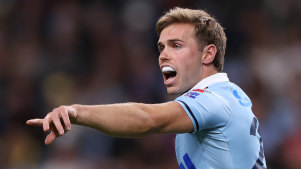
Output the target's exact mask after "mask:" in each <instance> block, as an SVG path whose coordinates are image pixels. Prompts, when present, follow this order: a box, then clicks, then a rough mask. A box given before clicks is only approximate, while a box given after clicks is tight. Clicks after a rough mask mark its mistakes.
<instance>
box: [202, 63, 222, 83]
mask: <svg viewBox="0 0 301 169" xmlns="http://www.w3.org/2000/svg"><path fill="white" fill-rule="evenodd" d="M216 73H219V72H218V71H217V70H216V68H215V67H213V66H210V67H204V68H203V73H202V77H201V80H203V79H205V78H206V77H209V76H211V75H214V74H216Z"/></svg>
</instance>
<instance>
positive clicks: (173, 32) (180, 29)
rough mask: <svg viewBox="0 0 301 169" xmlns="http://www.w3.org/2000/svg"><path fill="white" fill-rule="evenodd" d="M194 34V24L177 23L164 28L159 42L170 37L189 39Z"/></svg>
mask: <svg viewBox="0 0 301 169" xmlns="http://www.w3.org/2000/svg"><path fill="white" fill-rule="evenodd" d="M193 36H194V25H192V24H187V23H175V24H171V25H169V26H167V27H166V28H164V29H163V30H162V32H161V34H160V38H159V42H164V41H167V40H169V39H180V40H183V41H184V40H187V39H189V38H192V37H193Z"/></svg>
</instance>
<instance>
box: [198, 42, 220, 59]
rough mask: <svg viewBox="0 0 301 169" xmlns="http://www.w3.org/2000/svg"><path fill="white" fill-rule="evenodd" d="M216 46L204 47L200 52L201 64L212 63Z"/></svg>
mask: <svg viewBox="0 0 301 169" xmlns="http://www.w3.org/2000/svg"><path fill="white" fill-rule="evenodd" d="M216 51H217V49H216V46H215V45H213V44H209V45H207V46H205V47H204V49H203V52H202V63H203V64H210V63H212V62H213V60H214V58H215V54H216Z"/></svg>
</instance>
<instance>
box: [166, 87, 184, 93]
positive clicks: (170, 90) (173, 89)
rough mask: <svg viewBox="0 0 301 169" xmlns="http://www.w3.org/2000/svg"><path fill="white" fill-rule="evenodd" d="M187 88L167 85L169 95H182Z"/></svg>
mask: <svg viewBox="0 0 301 169" xmlns="http://www.w3.org/2000/svg"><path fill="white" fill-rule="evenodd" d="M185 91H186V90H183V91H182V90H180V89H177V88H175V87H167V93H168V94H169V95H181V94H183V93H184V92H185Z"/></svg>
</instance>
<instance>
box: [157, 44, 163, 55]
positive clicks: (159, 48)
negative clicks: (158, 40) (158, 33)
mask: <svg viewBox="0 0 301 169" xmlns="http://www.w3.org/2000/svg"><path fill="white" fill-rule="evenodd" d="M158 50H159V52H160V53H162V51H163V50H164V46H162V45H160V46H158Z"/></svg>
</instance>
